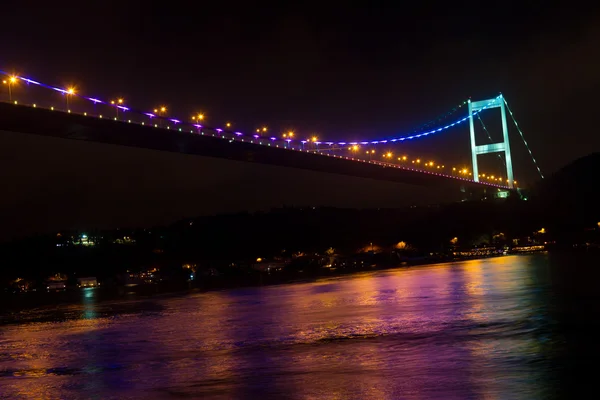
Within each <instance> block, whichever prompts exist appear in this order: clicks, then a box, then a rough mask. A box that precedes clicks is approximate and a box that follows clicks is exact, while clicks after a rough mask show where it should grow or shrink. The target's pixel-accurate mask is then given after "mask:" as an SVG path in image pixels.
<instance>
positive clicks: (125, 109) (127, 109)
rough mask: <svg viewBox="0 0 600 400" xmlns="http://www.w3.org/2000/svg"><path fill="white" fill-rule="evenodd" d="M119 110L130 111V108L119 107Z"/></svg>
mask: <svg viewBox="0 0 600 400" xmlns="http://www.w3.org/2000/svg"><path fill="white" fill-rule="evenodd" d="M117 108H120V109H121V110H123V111H129V108H127V107H123V106H117Z"/></svg>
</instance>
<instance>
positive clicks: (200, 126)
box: [194, 124, 202, 129]
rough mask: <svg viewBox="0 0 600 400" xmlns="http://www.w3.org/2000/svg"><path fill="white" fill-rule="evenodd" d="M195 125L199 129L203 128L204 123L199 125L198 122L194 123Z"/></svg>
mask: <svg viewBox="0 0 600 400" xmlns="http://www.w3.org/2000/svg"><path fill="white" fill-rule="evenodd" d="M194 126H195V127H196V128H198V129H200V128H202V125H198V124H196V125H194Z"/></svg>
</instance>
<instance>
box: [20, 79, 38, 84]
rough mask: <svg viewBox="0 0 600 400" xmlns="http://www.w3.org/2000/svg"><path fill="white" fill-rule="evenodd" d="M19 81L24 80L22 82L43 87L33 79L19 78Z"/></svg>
mask: <svg viewBox="0 0 600 400" xmlns="http://www.w3.org/2000/svg"><path fill="white" fill-rule="evenodd" d="M19 79H20V80H22V81H25V82H27V83H33V84H34V85H41V83H39V82H36V81H34V80H31V79H27V78H21V77H19Z"/></svg>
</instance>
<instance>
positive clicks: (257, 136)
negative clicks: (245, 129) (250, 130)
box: [252, 135, 260, 139]
mask: <svg viewBox="0 0 600 400" xmlns="http://www.w3.org/2000/svg"><path fill="white" fill-rule="evenodd" d="M252 136H253V137H254V138H255V139H258V138H259V137H260V136H259V135H252Z"/></svg>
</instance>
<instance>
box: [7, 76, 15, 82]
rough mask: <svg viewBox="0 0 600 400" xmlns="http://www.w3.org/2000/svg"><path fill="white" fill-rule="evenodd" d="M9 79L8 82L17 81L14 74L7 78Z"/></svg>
mask: <svg viewBox="0 0 600 400" xmlns="http://www.w3.org/2000/svg"><path fill="white" fill-rule="evenodd" d="M9 81H10V83H15V82H17V77H16V76H11V77H10V78H9Z"/></svg>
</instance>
